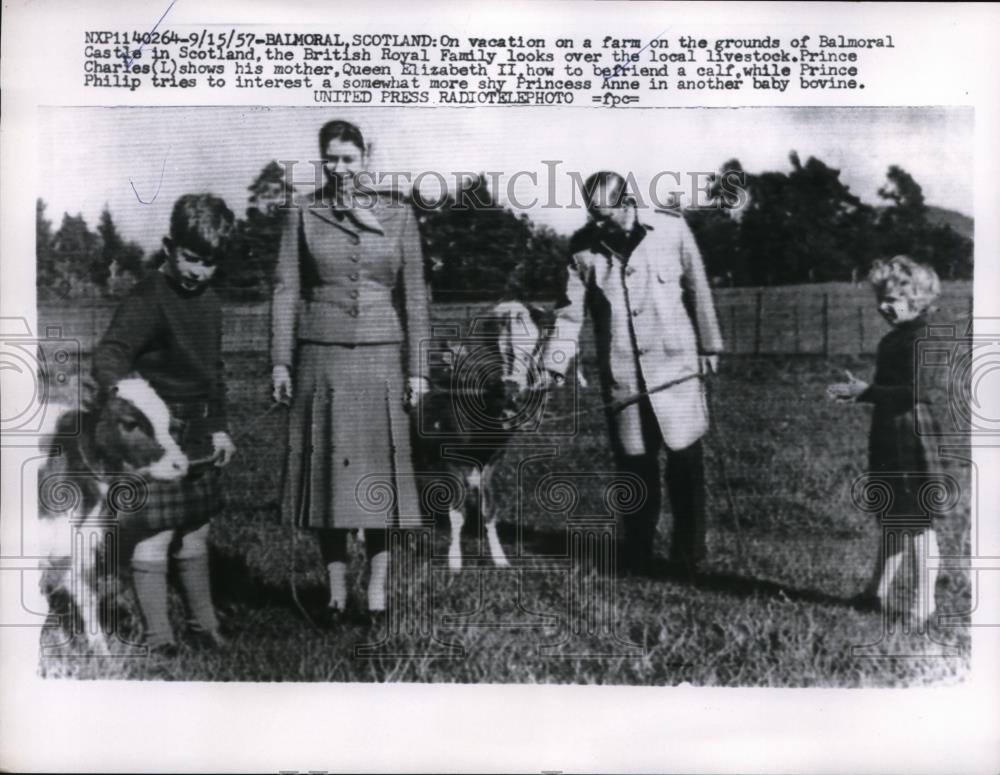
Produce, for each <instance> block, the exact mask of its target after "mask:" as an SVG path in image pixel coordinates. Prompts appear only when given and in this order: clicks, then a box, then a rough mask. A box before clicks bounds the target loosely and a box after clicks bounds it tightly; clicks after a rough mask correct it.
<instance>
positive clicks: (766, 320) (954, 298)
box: [38, 282, 972, 355]
mask: <svg viewBox="0 0 1000 775" xmlns="http://www.w3.org/2000/svg"><path fill="white" fill-rule="evenodd" d="M944 286H945V287H944V292H943V293H942V296H941V299H940V300H939V305H938V306H939V308H940V310H939V312H938V315H937V319H938V320H940V321H941V322H946V323H947V322H955V323H958V324H963V323H964V322H966V321H967V320H968V319H969V318H970V317H971V315H972V283H971V282H954V283H945V284H944ZM714 295H715V303H716V311H717V313H718V317H719V325H720V327H721V329H722V336H723V340H724V342H725V345H726V352H727V353H731V354H736V355H809V354H812V355H838V354H852V355H857V354H865V353H873V352H874V351H875V348H876V346H877V344H878V341H879V339H881V338H882V336H884V335H885V333H886V331H887V330H888V326H887V324H886V323H885V321H883V320H882V319H881V317H880V316H879V314H878V311H877V310H876V308H875V305H874V301H873V298H872V293H871V291H870V290H869V289H868V288H867V287H864V286H853V285H850V284H847V283H843V284H840V283H831V284H827V285H811V286H779V287H772V288H720V289H716V290H715V291H714ZM489 306H490V305H489V304H459V303H435V304H434V306H433V308H432V318H433V321H434V323H435V324H438V325H444V324H448V325H449V326H450V327H454V326H455V325H458V326H459V327H460V330H467V324H468V323H469V322H471V321H472V320H473V319H474V318H475V317H476V316H477V315H482V314H485V313H486V312H487V311H488V310H489ZM113 310H114V303H113V302H100V303H92V302H91V303H85V304H76V305H74V304H72V303H68V302H67V303H60V304H53V303H43V304H40V305H39V307H38V330H39V331H43V332H44V331H46V329H48V328H53V327H54V328H57V329H59V330H60V334H61V336H62V337H64V338H66V337H68V338H72V339H75V340H76V341H78V342H79V343H80V349H81V351H82V352H83V353H89V352H90V350H91V349H92V348H93V346H94V344H95V343H96V342H97V340H98V338H99V337H100V336H101V334H102V333H103V332H104V330H105V329H106V328H107V325H108V322H109V321H110V319H111V314H112V312H113ZM269 326H270V313H269V308H268V305H267V304H229V305H226V308H225V315H224V325H223V349H224V350H225V351H226V352H229V353H243V354H248V355H249V354H255V353H256V354H266V353H267V351H268V342H269ZM588 329H589V327H585V329H584V331H585V332H587V331H588ZM50 333H52V332H50ZM585 336H589V334H586V333H585Z"/></svg>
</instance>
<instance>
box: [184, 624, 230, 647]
mask: <svg viewBox="0 0 1000 775" xmlns="http://www.w3.org/2000/svg"><path fill="white" fill-rule="evenodd" d="M187 641H188V643H190V644H191V645H192V646H193V647H194V648H196V649H204V650H206V651H222V650H223V649H224V648H226V647H227V646H228V645H229V640H228V639H227V638H226V636H225V635H223V634H222V633H221V632H219V630H217V629H215V630H188V634H187Z"/></svg>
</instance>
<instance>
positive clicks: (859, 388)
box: [826, 369, 868, 401]
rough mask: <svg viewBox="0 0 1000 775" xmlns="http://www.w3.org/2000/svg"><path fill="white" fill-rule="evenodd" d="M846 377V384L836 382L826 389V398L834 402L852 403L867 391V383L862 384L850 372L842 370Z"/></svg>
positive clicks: (862, 382)
mask: <svg viewBox="0 0 1000 775" xmlns="http://www.w3.org/2000/svg"><path fill="white" fill-rule="evenodd" d="M844 374H846V375H847V382H837V383H834V384H833V385H829V386H828V387H827V388H826V394H827V396H828V397H830V398H832V399H833V400H835V401H853V400H855V399H856V398H857V397H858V396H860V395H861V394H862V393H864V392H865V391H866V390H867V389H868V383H867V382H864V381H862V380H860V379H858V378H857V377H855V376H854V375H853V374H851V372H850V371H847V370H846V369H845V370H844Z"/></svg>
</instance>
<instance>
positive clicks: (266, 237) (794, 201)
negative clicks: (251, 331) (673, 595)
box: [36, 152, 973, 302]
mask: <svg viewBox="0 0 1000 775" xmlns="http://www.w3.org/2000/svg"><path fill="white" fill-rule="evenodd" d="M789 158H790V164H791V169H790V170H789V171H788V172H763V173H760V174H751V173H747V172H745V171H744V170H743V169H742V167H741V165H740V162H739V161H738V160H736V159H732V160H729V161H727V162H726V163H725V164H723V165H722V167H721V169H720V172H719V174H718V175H717V176H716V177H715V178H714V179H713V180H712V181H711V187H710V197H711V199H710V201H712V206H708V207H699V208H688V209H686V210H685V211H684V216H685V218H686V219H687V221H688V223H689V225H690V226H691V229H692V231H693V232H694V235H695V238H696V240H697V241H698V244H699V247H700V248H701V250H702V253H703V255H704V259H705V265H706V269H707V271H708V274H709V276H710V277H711V278H712V282H713V283H714V284H716V285H730V286H740V285H756V286H760V285H788V284H795V283H806V282H827V281H834V280H840V281H843V280H858V279H859V278H861V277H863V276H864V274H865V273H866V272H867V269H868V267H869V266H870V265H871V262H872V261H873V260H874V259H876V258H878V257H880V256H890V255H895V254H897V253H906V254H908V255H910V256H912V257H913V258H915V259H917V260H919V261H923V262H926V263H929V264H930V265H932V266H933V267H934V268H935V269H936V270H937V271H938V273H939V274H940V275H941V277H942V278H945V279H969V278H971V277H972V264H973V258H972V248H973V245H972V239H971V238H970V237H968V236H966V235H964V234H962V233H960V232H959V231H957V230H956V229H955V228H953V227H952V226H951V225H950V224H949V223H947V222H943V220H942V218H941V217H940V211H939V210H937V209H935V208H931V207H929V206H928V205H927V204H926V202H925V201H924V196H923V192H922V190H921V187H920V185H919V184H918V183H917V181H915V180H914V179H913V177H912V176H911V175H910V174H909V173H907V172H906V171H905V170H904V169H902V168H901V167H899V166H895V165H894V166H891V167H889V169H888V171H887V173H886V181H885V185H884V186H883V187H882V188H880V189H879V192H878V193H879V198H880V200H881V203H880V204H878V205H870V204H866V203H864V202H862V201H861V200H860V199H859V198H858V197H857V196H855V195H854V194H853V193H852V192H851V191H850V189H849V188H848V186H846V185H845V184H844V183H843V182H842V181H841V180H840V173H839V170H836V169H834V168H832V167H829V166H827V165H826V164H824V163H823V162H822V161H820V160H818V159H815V158H812V157H810V158H809V159H808V160H807V161H806V162H805V163H804V164H803V163H802V162H801V161H800V159H799V157H798V155H797V154H796V153H794V152H792V153H791V155H790V157H789ZM723 175H726V176H727V180H728V181H732V180H734V178H733V176H734V175H735V176H737V177H736V178H735V179H738V180H740V181H741V189H742V191H741V192H740V196H739V197H733V196H732V193H731V186H726V187H723V186H721V185H720V181H721V179H722V176H723ZM284 187H285V177H284V173H283V170H282V168H281V166H280V165H278V164H277V162H273V161H272V162H270V163H269V164H268V165H266V166H265V167H264V168H263V169H262V170H261V172H260V174H259V175H258V176H257V178H256V179H255V180H254V181H253V182H252V183H251V184H250V185H249V186H248V196H247V207H246V210H245V212H244V215H243V216H242V217H240V218H237V220H236V224H235V228H234V229H233V231H232V233H231V234H230V235H229V237H228V239H227V240H226V242H225V244H224V245H223V249H222V253H221V256H220V267H219V272H218V275H217V281H216V283H217V288H218V290H219V292H220V293H221V294H222V295H223V297H224V298H227V299H229V300H232V301H246V302H250V301H263V300H266V299H267V298H269V296H270V288H271V282H272V277H273V272H274V266H275V261H276V257H277V252H278V244H279V242H280V237H281V214H282V213H281V210H280V208H279V205H280V203H281V202H282V201H285V197H286V192H285V188H284ZM414 197H416V198H417V199H418V200H419V192H415V193H414ZM417 203H418V205H420V206H419V207H418V212H419V223H420V231H421V236H422V239H423V243H424V259H425V261H426V269H427V277H428V281H429V283H430V285H431V288H432V290H433V293H434V296H435V298H436V299H439V300H453V301H459V300H460V301H491V300H497V299H501V298H521V299H528V300H545V299H552V298H554V297H555V296H556V295H557V293H558V291H559V288H560V286H561V283H562V279H563V277H564V274H565V267H566V260H567V253H568V249H569V238H568V237H567V236H564V235H562V234H559V233H557V232H555V231H554V230H553V229H551V228H549V227H548V226H545V225H542V224H538V223H535V222H533V221H532V220H531V218H530V217H529V216H528V215H527V214H526V213H516V212H514V211H512V210H511V209H509V208H506V207H503V206H501V205H500V204H499V203H498V202H497V201H496V200H495V198H494V196H493V194H492V192H491V191H490V190H489V187H488V186H487V183H486V180H485V178H483V177H479V178H474V179H471V180H469V181H467V182H466V185H465V187H464V188H461V189H459V190H458V191H456V192H454V193H453V194H450V195H449V196H448V197H446V198H445V199H444V200H443V201H436V202H434V203H433V206H427V203H424V202H420V201H418V202H417ZM36 260H37V285H38V294H39V298H40V299H66V298H77V299H85V298H92V299H99V298H104V297H115V296H119V295H121V294H122V293H124V292H126V291H127V290H128V289H129V288H130V287H131V286H132V285H134V284H135V282H137V281H138V280H139V279H140V278H142V277H143V276H145V275H146V274H147V273H148V272H151V271H156V269H157V268H158V266H159V265H160V264H161V263H162V261H163V254H162V251H159V250H156V251H152V252H151V253H149V254H148V255H147V254H146V253H145V252H144V251H143V249H142V248H141V247H140V246H139V245H138V244H136V243H135V242H131V241H127V240H125V239H124V238H123V237H122V236H121V234H120V233H119V231H118V228H117V226H116V225H115V223H114V219H113V217H112V215H111V212H110V211H109V209H108V208H107V207H105V208H104V209H103V211H102V212H101V214H100V217H99V219H98V223H97V226H96V229H95V230H91V229H90V227H89V226H88V224H87V223H86V221H85V220H84V218H83V217H82V216H81V215H79V214H78V215H70V214H68V213H65V214H63V217H62V221H61V223H60V225H59V227H58V229H53V225H52V223H51V221H50V220H49V219H48V217H47V214H46V204H45V202H44V201H42V200H41V199H39V200H38V201H37V206H36Z"/></svg>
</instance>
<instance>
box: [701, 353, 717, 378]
mask: <svg viewBox="0 0 1000 775" xmlns="http://www.w3.org/2000/svg"><path fill="white" fill-rule="evenodd" d="M698 364H699V365H700V366H701V373H702V374H704V375H706V376H707V375H709V374H718V372H719V356H718V355H699V356H698Z"/></svg>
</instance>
